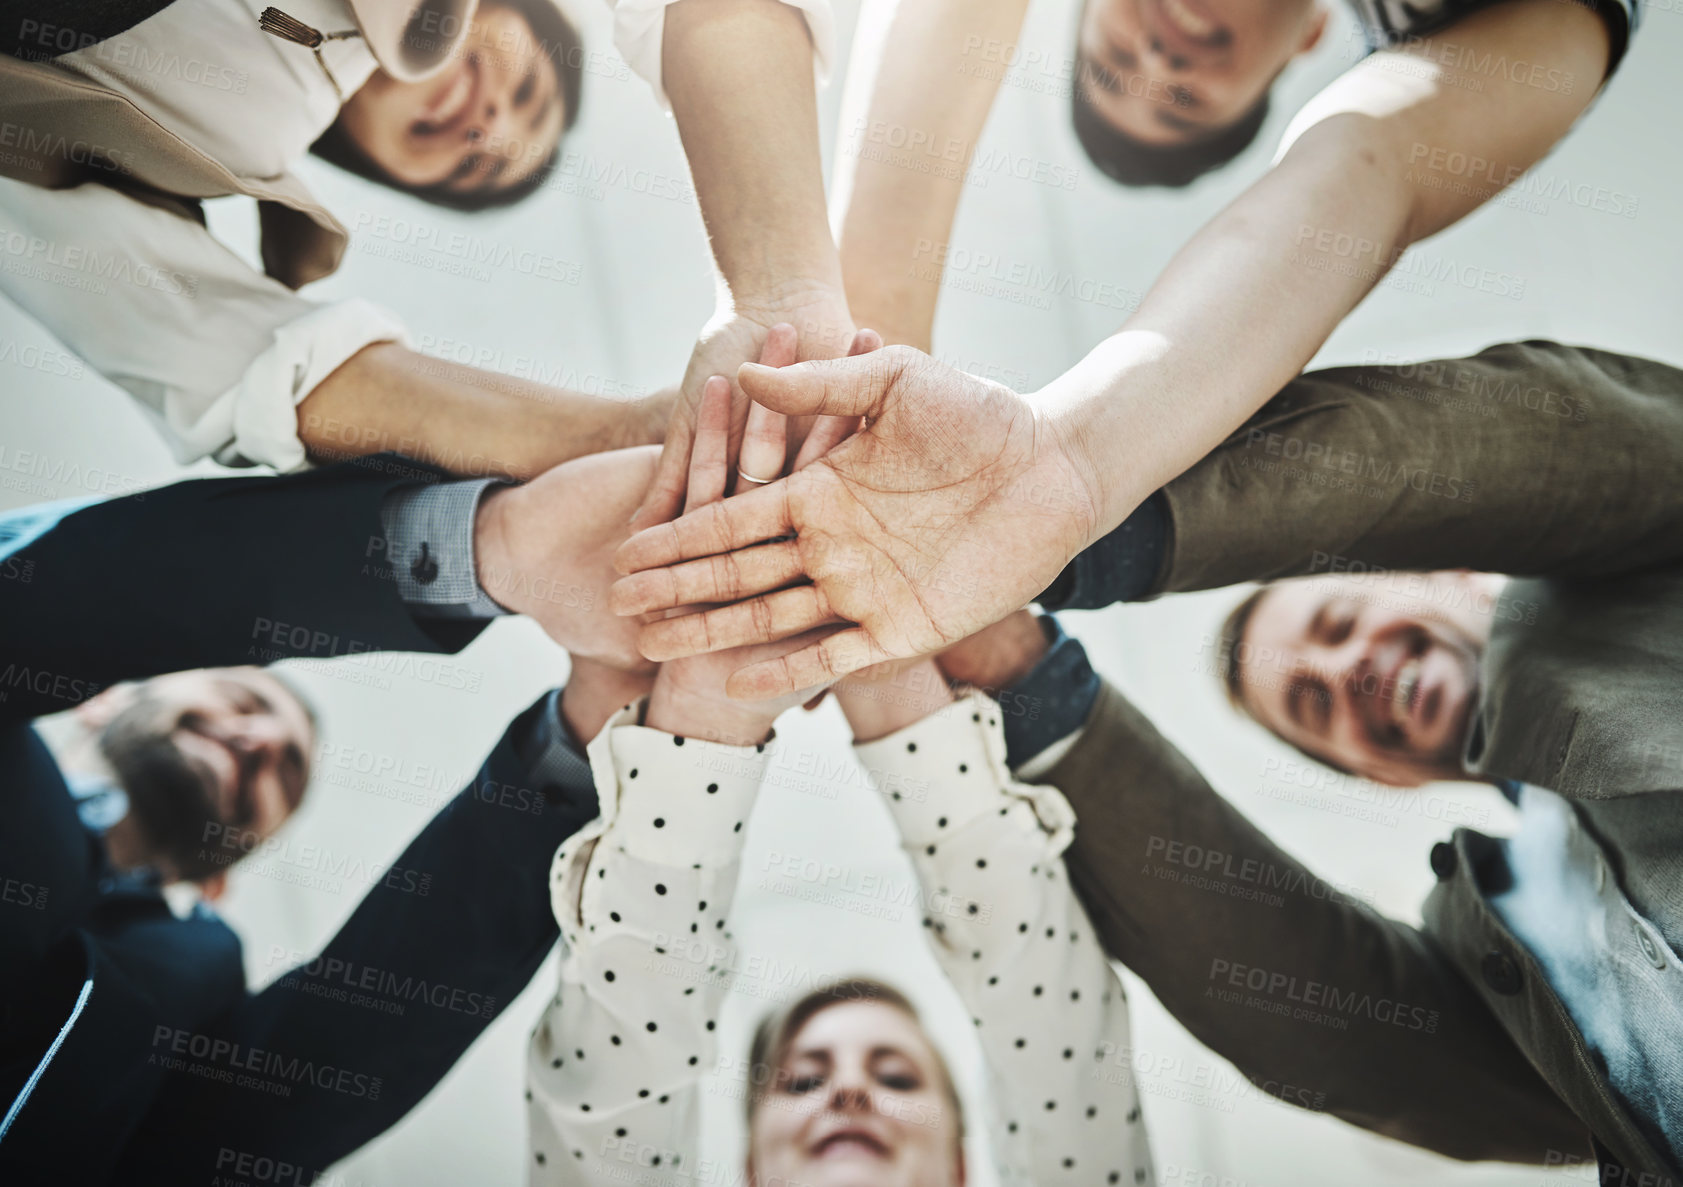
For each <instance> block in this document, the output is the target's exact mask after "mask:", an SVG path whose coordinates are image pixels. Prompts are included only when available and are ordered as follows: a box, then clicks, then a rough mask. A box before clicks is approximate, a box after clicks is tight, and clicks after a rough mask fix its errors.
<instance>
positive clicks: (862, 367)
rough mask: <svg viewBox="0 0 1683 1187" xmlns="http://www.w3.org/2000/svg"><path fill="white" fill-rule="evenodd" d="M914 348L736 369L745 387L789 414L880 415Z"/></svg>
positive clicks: (737, 376) (912, 356)
mask: <svg viewBox="0 0 1683 1187" xmlns="http://www.w3.org/2000/svg"><path fill="white" fill-rule="evenodd" d="M914 357H916V352H915V351H911V350H902V349H899V348H895V347H890V348H889V349H887V350H877V351H872V352H871V353H870V354H862V355H855V356H853V357H851V358H845V359H825V360H823V361H821V362H813V363H796V364H795V365H794V366H792V367H762V366H760V365H759V364H758V363H743V364H742V366H741V367H740V368H738V369H737V372H736V381H737V383H739V384H741V385H742V390H743V391H744V392H745V393H747V395H748V396H749V397H750V398H751V399H754V400H757V401H758V402H759V403H761V404H764V405H765V406H766V407H767V408H770V409H772V410H773V411H774V412H785V413H788V414H789V415H790V416H869V417H873V418H875V417H877V416H880V415H881V412H882V407H883V405H884V404H885V403H886V401H887V398H888V394H889V392H890V391H891V390H892V389H893V387H894V384H895V381H896V380H898V379H899V378H900V376H901V375H902V374H903V373H904V372H905V370H906V367H907V365H908V363H909V362H910V360H911V358H914Z"/></svg>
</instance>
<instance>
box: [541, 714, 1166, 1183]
mask: <svg viewBox="0 0 1683 1187" xmlns="http://www.w3.org/2000/svg"><path fill="white" fill-rule="evenodd" d="M637 712H638V709H637V708H636V707H632V708H631V709H628V710H626V711H624V712H622V713H620V714H618V715H617V716H616V717H615V718H614V719H613V720H612V721H610V722H609V723H608V725H607V727H606V728H604V730H603V732H602V733H601V734H600V735H599V736H598V737H597V739H596V741H595V742H593V743H592V744H591V746H590V758H591V766H592V769H593V771H594V772H595V775H596V786H597V794H598V796H599V797H600V799H601V803H602V815H601V817H600V818H599V819H598V820H597V821H596V822H594V823H593V824H592V825H590V826H588V827H586V828H585V829H584V830H582V831H581V832H580V833H579V834H578V835H576V836H575V837H573V838H572V839H570V840H568V841H567V842H566V843H565V844H564V845H563V846H562V847H561V849H560V851H559V852H557V854H556V861H555V867H554V877H553V881H552V888H553V894H554V897H553V905H554V907H555V912H556V918H557V919H558V920H559V921H560V923H561V931H562V936H563V939H564V941H565V948H564V951H565V957H564V959H563V962H562V969H561V988H560V992H559V993H558V994H557V995H556V997H555V999H554V1000H553V1001H552V1002H551V1003H550V1006H549V1008H548V1009H547V1010H546V1011H545V1013H544V1016H543V1018H542V1020H541V1022H540V1023H539V1025H538V1027H537V1030H536V1031H535V1032H534V1034H533V1036H532V1042H531V1046H530V1050H529V1058H528V1064H527V1069H528V1070H527V1084H528V1089H529V1093H530V1097H529V1099H530V1101H531V1104H530V1114H531V1133H532V1143H533V1149H532V1162H531V1164H530V1166H531V1176H530V1181H531V1182H532V1183H533V1184H545V1185H548V1184H571V1183H578V1182H590V1183H596V1182H604V1183H605V1182H613V1181H619V1180H622V1179H624V1180H627V1181H633V1180H634V1181H636V1182H638V1183H643V1184H651V1185H652V1184H659V1183H662V1182H670V1183H672V1184H673V1185H674V1187H677V1185H679V1184H685V1183H688V1182H694V1181H696V1180H697V1177H698V1176H700V1175H703V1174H704V1172H703V1171H701V1170H697V1169H696V1167H697V1160H698V1158H699V1154H698V1147H699V1135H698V1133H697V1124H698V1115H699V1109H698V1094H699V1086H700V1081H701V1077H702V1076H703V1075H704V1074H705V1073H706V1072H707V1071H708V1070H709V1069H711V1068H712V1067H713V1066H714V1064H715V1063H716V1062H717V1053H716V1051H715V1047H714V1042H713V1023H714V1021H715V1020H716V1019H717V1017H718V1013H719V1009H720V1003H721V1001H722V999H723V995H724V993H725V990H726V988H727V979H726V978H727V974H726V973H724V972H723V970H728V969H730V968H733V967H735V966H736V962H735V960H734V959H733V956H734V953H733V950H732V947H731V943H730V933H729V929H728V925H727V922H726V921H727V919H728V913H729V908H730V900H731V896H732V893H733V891H734V889H735V885H736V878H737V869H738V863H739V861H740V857H741V851H742V840H743V829H744V828H745V827H746V821H747V819H748V815H749V813H750V812H751V810H752V807H753V801H754V796H755V794H756V791H757V788H758V785H759V780H760V777H761V775H762V774H763V773H764V770H765V766H766V756H765V754H764V753H763V752H759V751H756V750H754V749H753V748H747V749H740V748H734V747H726V746H717V745H713V744H710V743H706V742H700V741H697V740H695V739H685V740H684V743H683V745H681V746H680V745H676V744H675V743H674V739H673V737H672V736H671V735H669V734H664V733H661V732H659V731H656V730H650V729H647V728H644V727H641V726H638V725H636V724H635V722H636V720H637ZM857 753H858V757H859V761H860V762H861V763H862V764H864V765H865V767H866V769H867V770H870V771H873V772H876V773H877V774H878V778H876V779H873V781H872V782H873V784H874V785H878V786H881V787H882V788H883V789H884V791H885V793H886V794H887V796H888V803H889V807H890V809H891V811H892V812H893V815H894V817H895V820H896V822H897V823H898V825H899V828H900V832H901V837H902V841H903V843H904V844H905V846H906V849H907V851H908V853H910V855H911V857H912V861H913V863H914V865H915V867H916V869H917V872H918V876H919V878H920V880H921V882H922V884H923V887H924V890H925V901H926V902H928V903H929V904H931V920H930V927H929V929H928V934H929V938H930V941H931V943H932V945H933V947H934V951H935V955H936V958H937V959H938V960H939V962H940V964H941V966H942V968H943V969H944V970H945V972H946V974H947V976H948V978H949V979H950V980H951V981H952V983H953V986H954V987H955V988H956V989H957V991H958V994H959V996H960V998H961V999H962V1000H963V1001H964V1003H965V1005H966V1007H967V1008H968V1009H969V1010H970V1013H971V1016H972V1018H973V1019H974V1021H975V1022H976V1026H977V1037H978V1038H979V1039H980V1041H981V1044H982V1049H983V1052H984V1054H985V1055H986V1058H987V1062H988V1066H989V1068H990V1069H991V1072H992V1074H993V1080H994V1084H993V1088H994V1092H993V1098H994V1100H995V1102H996V1104H997V1108H998V1111H999V1113H1000V1117H999V1118H997V1120H996V1123H995V1124H992V1125H990V1126H988V1132H990V1133H991V1134H992V1135H994V1137H995V1139H996V1141H995V1148H996V1157H997V1160H998V1162H999V1165H1000V1168H1001V1175H1002V1180H1003V1181H1004V1182H1007V1183H1032V1184H1035V1185H1037V1187H1046V1185H1048V1184H1059V1183H1068V1184H1080V1185H1082V1187H1086V1185H1088V1184H1106V1183H1123V1184H1142V1183H1148V1182H1150V1181H1151V1179H1152V1173H1151V1163H1150V1153H1149V1148H1148V1144H1147V1141H1146V1137H1145V1129H1144V1125H1143V1121H1142V1119H1141V1116H1140V1106H1139V1097H1138V1094H1137V1092H1136V1089H1135V1085H1134V1082H1133V1076H1132V1071H1131V1061H1130V1058H1129V1055H1130V1032H1129V1023H1128V1007H1127V999H1126V996H1125V994H1124V993H1123V989H1122V986H1121V983H1120V982H1119V981H1118V980H1117V978H1116V975H1115V973H1114V972H1113V971H1112V970H1111V968H1110V965H1109V963H1108V961H1107V960H1106V958H1105V954H1104V951H1103V949H1102V947H1101V946H1100V945H1099V942H1098V939H1097V936H1096V935H1095V933H1094V931H1093V928H1092V925H1091V924H1090V923H1089V921H1088V919H1087V916H1086V913H1085V912H1084V911H1083V909H1082V907H1081V904H1080V903H1079V902H1078V901H1077V900H1076V898H1075V896H1074V894H1073V893H1072V891H1071V889H1070V885H1069V880H1068V877H1067V876H1066V874H1065V872H1064V868H1063V860H1062V857H1061V854H1062V852H1063V850H1064V849H1065V848H1066V847H1067V846H1068V844H1069V842H1070V839H1071V837H1072V835H1073V826H1074V822H1075V818H1074V814H1073V812H1072V811H1071V809H1070V807H1069V805H1068V803H1067V802H1066V801H1065V800H1064V798H1063V796H1062V795H1061V794H1060V793H1059V792H1058V791H1057V790H1056V789H1055V788H1051V787H1036V786H1029V785H1026V784H1022V783H1018V782H1017V781H1016V780H1014V779H1013V778H1012V777H1011V774H1010V772H1009V770H1008V769H1007V768H1006V765H1005V742H1004V737H1003V734H1002V733H1001V730H1000V726H999V711H998V707H997V706H996V705H995V704H994V703H993V702H992V701H991V700H989V699H988V698H987V697H986V696H984V695H982V694H980V693H973V694H971V695H970V696H968V697H967V698H965V699H964V700H962V701H960V702H958V703H957V704H955V705H954V706H952V707H951V708H949V709H945V710H942V711H941V712H939V713H936V714H933V715H931V716H930V717H927V718H925V719H924V720H922V721H919V722H917V723H915V724H913V725H911V726H908V727H907V728H906V729H904V730H901V731H900V732H899V733H896V734H893V735H890V736H889V737H887V738H883V739H880V740H878V741H876V742H872V743H869V744H867V745H863V746H860V747H858V748H857ZM633 772H635V774H633ZM897 793H898V795H899V798H895V796H896V794H897ZM972 908H974V910H972ZM740 1062H741V1061H740V1060H736V1061H732V1066H740ZM1048 1103H1050V1105H1051V1107H1048ZM656 1159H658V1160H659V1161H658V1162H657V1161H655V1160H656ZM686 1168H689V1169H687V1170H686Z"/></svg>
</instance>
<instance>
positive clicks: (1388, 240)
mask: <svg viewBox="0 0 1683 1187" xmlns="http://www.w3.org/2000/svg"><path fill="white" fill-rule="evenodd" d="M1365 134H1366V133H1365V132H1364V130H1363V129H1362V128H1361V127H1359V126H1357V125H1353V124H1348V123H1344V124H1336V123H1335V124H1329V125H1325V126H1322V127H1320V128H1317V129H1315V130H1314V131H1313V132H1311V133H1309V134H1307V135H1306V136H1305V137H1304V138H1303V139H1302V140H1300V141H1299V143H1298V145H1297V146H1296V147H1295V148H1294V150H1293V151H1292V153H1290V154H1288V156H1287V158H1286V159H1285V160H1283V161H1281V163H1280V164H1279V165H1278V166H1277V167H1276V168H1275V169H1274V170H1273V171H1272V172H1270V173H1269V174H1268V175H1266V176H1265V177H1264V178H1263V179H1262V180H1261V181H1259V182H1258V183H1257V184H1256V185H1254V186H1253V187H1252V188H1251V189H1250V190H1248V191H1247V192H1246V193H1245V194H1244V195H1242V196H1241V197H1240V198H1239V199H1238V200H1237V201H1236V202H1234V204H1233V205H1232V206H1230V207H1228V208H1227V209H1226V210H1225V211H1223V212H1222V213H1221V214H1220V215H1218V216H1217V217H1216V218H1215V220H1213V221H1212V222H1211V223H1210V224H1209V225H1208V226H1206V227H1205V228H1204V229H1203V230H1201V231H1200V232H1199V233H1198V234H1197V235H1196V236H1195V237H1194V238H1193V239H1192V240H1191V242H1189V243H1188V244H1187V245H1186V246H1185V247H1184V248H1182V249H1181V251H1180V252H1179V253H1177V254H1176V256H1175V257H1174V259H1173V260H1172V261H1171V262H1170V264H1169V266H1168V268H1167V269H1166V270H1165V271H1164V273H1163V275H1162V276H1161V277H1160V278H1159V279H1158V281H1157V283H1156V284H1155V285H1153V286H1152V288H1151V291H1150V292H1149V293H1148V294H1147V295H1146V298H1145V300H1144V302H1143V303H1142V304H1141V306H1140V308H1139V310H1138V311H1137V312H1136V313H1135V314H1134V315H1133V316H1132V317H1131V318H1129V320H1128V322H1127V324H1126V325H1125V326H1124V327H1123V329H1122V330H1121V331H1120V332H1119V333H1117V334H1115V335H1113V336H1112V337H1110V338H1108V339H1106V340H1105V341H1104V342H1101V343H1100V344H1099V345H1098V346H1097V347H1096V348H1094V349H1093V351H1092V352H1090V353H1089V354H1088V355H1087V357H1086V358H1084V359H1083V360H1082V361H1081V362H1079V363H1078V364H1076V365H1075V366H1074V367H1073V368H1071V369H1070V370H1069V371H1068V372H1066V373H1065V374H1064V375H1062V376H1061V377H1059V378H1058V379H1057V380H1054V381H1053V383H1051V384H1050V385H1048V386H1047V387H1046V388H1044V389H1042V390H1041V391H1040V392H1039V393H1038V394H1037V395H1036V396H1035V397H1034V399H1035V400H1036V402H1037V403H1039V404H1041V405H1042V406H1043V407H1044V408H1045V409H1046V410H1047V412H1048V414H1049V415H1050V417H1051V418H1052V419H1053V421H1054V423H1056V424H1058V425H1060V426H1061V427H1062V428H1063V430H1064V431H1065V432H1066V433H1067V434H1068V436H1069V438H1070V439H1071V440H1072V441H1073V443H1074V450H1075V452H1076V454H1077V456H1078V457H1080V458H1082V459H1083V460H1084V461H1085V462H1086V470H1087V473H1088V475H1089V478H1088V481H1089V484H1090V486H1091V488H1092V489H1093V490H1094V491H1095V492H1096V495H1097V500H1098V503H1099V507H1100V516H1099V523H1098V526H1097V528H1096V529H1095V534H1094V536H1093V539H1094V540H1097V539H1098V538H1099V537H1101V536H1103V535H1104V534H1105V533H1106V532H1108V531H1109V530H1110V529H1112V528H1114V527H1115V526H1116V525H1118V524H1120V523H1121V522H1122V520H1123V519H1125V518H1126V517H1127V515H1128V513H1129V512H1131V511H1132V510H1133V509H1134V508H1135V507H1136V506H1137V505H1138V504H1139V503H1140V501H1141V500H1143V499H1144V498H1145V496H1146V495H1147V494H1149V493H1150V492H1151V491H1153V490H1155V489H1157V488H1158V487H1160V486H1162V485H1163V484H1164V483H1165V482H1167V481H1169V480H1170V479H1171V478H1173V477H1175V476H1176V475H1177V474H1179V473H1181V472H1182V471H1183V470H1185V469H1186V468H1187V467H1188V466H1190V465H1191V464H1192V463H1193V462H1195V461H1197V460H1198V459H1199V458H1201V457H1203V456H1204V455H1205V454H1206V453H1208V452H1209V451H1210V449H1212V448H1213V447H1214V446H1215V445H1216V444H1217V443H1218V442H1220V441H1221V440H1222V438H1224V437H1225V436H1227V434H1228V433H1230V432H1232V431H1233V429H1234V428H1236V427H1237V426H1238V425H1239V424H1240V423H1241V422H1243V421H1244V419H1245V418H1246V417H1248V416H1249V415H1250V414H1251V413H1252V412H1254V411H1255V410H1256V409H1257V408H1259V407H1261V406H1262V404H1263V403H1264V402H1265V401H1266V400H1267V399H1268V398H1269V397H1270V396H1272V395H1273V394H1274V393H1275V392H1277V391H1279V390H1280V388H1281V387H1282V386H1284V385H1285V384H1286V382H1287V381H1289V380H1290V379H1291V378H1292V377H1293V376H1295V375H1296V374H1298V372H1299V371H1301V370H1302V369H1303V367H1304V366H1305V364H1307V363H1308V361H1309V359H1310V358H1311V357H1313V355H1314V353H1315V352H1316V351H1317V350H1318V349H1319V348H1320V346H1321V344H1322V342H1324V341H1325V340H1326V338H1327V336H1328V335H1329V334H1331V332H1332V330H1333V329H1334V328H1335V327H1336V326H1337V325H1338V323H1339V322H1340V321H1341V320H1342V319H1343V318H1344V317H1345V315H1346V314H1348V313H1349V312H1350V310H1351V309H1353V308H1355V306H1356V304H1357V303H1358V302H1359V301H1360V300H1361V299H1362V297H1364V296H1365V295H1366V294H1367V292H1368V290H1369V289H1371V288H1372V287H1373V285H1374V284H1376V283H1377V282H1378V280H1379V278H1380V277H1381V276H1383V275H1384V273H1385V271H1386V269H1387V267H1388V262H1389V261H1391V260H1393V259H1394V258H1395V255H1396V253H1397V252H1398V251H1399V250H1400V244H1401V240H1402V236H1403V234H1404V232H1405V230H1406V227H1407V223H1408V215H1409V202H1408V200H1407V195H1406V194H1405V193H1403V192H1401V190H1400V188H1399V179H1398V178H1397V177H1396V176H1394V171H1393V170H1392V169H1391V168H1389V167H1388V166H1386V165H1385V164H1383V163H1381V162H1379V161H1376V160H1371V159H1370V160H1368V161H1365V162H1364V161H1362V159H1361V157H1360V155H1359V154H1358V153H1356V151H1355V150H1356V145H1357V144H1358V143H1359V142H1360V140H1361V139H1362V138H1363V136H1364V135H1365ZM1324 235H1330V236H1331V237H1332V241H1333V242H1336V243H1339V244H1343V243H1345V242H1349V243H1357V242H1360V243H1363V244H1367V245H1370V246H1368V247H1367V248H1365V249H1364V251H1365V252H1366V255H1365V256H1364V257H1363V258H1362V259H1360V260H1356V261H1351V260H1347V259H1345V258H1344V257H1342V256H1340V255H1338V254H1336V252H1335V251H1333V250H1328V249H1324V248H1321V247H1318V246H1317V244H1318V243H1321V242H1323V236H1324ZM1350 263H1354V264H1356V265H1357V266H1354V267H1344V266H1342V265H1345V264H1350ZM1282 311H1289V316H1288V315H1284V314H1282Z"/></svg>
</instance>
